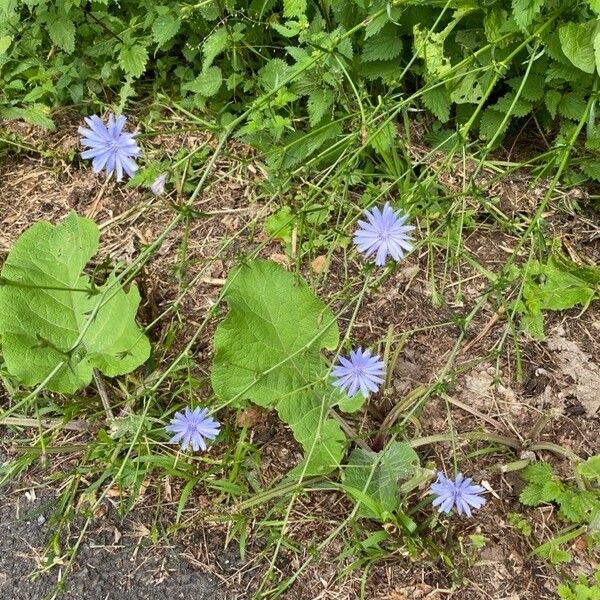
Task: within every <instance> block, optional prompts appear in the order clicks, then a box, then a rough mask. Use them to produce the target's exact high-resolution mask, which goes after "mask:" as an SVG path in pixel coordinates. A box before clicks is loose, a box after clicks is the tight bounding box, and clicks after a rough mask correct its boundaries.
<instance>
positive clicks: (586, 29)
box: [558, 19, 598, 73]
mask: <svg viewBox="0 0 600 600" xmlns="http://www.w3.org/2000/svg"><path fill="white" fill-rule="evenodd" d="M597 27H598V24H597V20H596V19H594V20H593V21H588V22H587V23H567V24H566V25H563V26H562V27H561V28H560V29H559V30H558V34H559V37H560V45H561V48H562V50H563V52H564V53H565V56H566V57H567V58H568V59H569V60H570V61H571V62H572V63H573V64H574V65H575V66H576V67H577V68H578V69H581V70H582V71H585V72H586V73H593V72H594V69H595V68H596V58H595V53H594V35H595V33H596V31H597Z"/></svg>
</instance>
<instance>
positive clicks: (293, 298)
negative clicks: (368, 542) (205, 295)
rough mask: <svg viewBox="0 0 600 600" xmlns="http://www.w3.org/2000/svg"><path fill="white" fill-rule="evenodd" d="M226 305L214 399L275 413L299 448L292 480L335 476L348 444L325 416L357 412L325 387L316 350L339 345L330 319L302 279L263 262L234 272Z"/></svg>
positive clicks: (219, 331)
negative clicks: (251, 404)
mask: <svg viewBox="0 0 600 600" xmlns="http://www.w3.org/2000/svg"><path fill="white" fill-rule="evenodd" d="M225 299H226V301H227V302H228V304H229V308H230V311H229V314H228V315H227V317H226V318H225V319H224V320H223V322H222V323H221V324H220V325H219V327H218V328H217V331H216V333H215V340H214V346H215V354H214V361H213V372H212V385H213V389H214V391H215V394H216V395H217V396H218V397H219V398H220V399H221V400H222V401H224V402H228V403H233V404H235V405H239V404H241V403H242V402H243V401H244V400H251V401H252V402H254V403H255V404H258V405H260V406H264V407H268V408H274V409H275V410H276V411H277V413H278V415H279V417H280V418H281V419H282V421H284V422H285V423H287V424H288V425H289V426H290V428H291V430H292V433H293V434H294V437H295V438H296V440H297V441H298V442H299V443H300V444H302V446H303V448H304V451H305V462H304V463H303V464H302V465H300V466H299V467H297V468H296V470H295V472H296V473H304V474H307V475H308V474H314V473H327V472H330V471H332V470H333V469H335V468H336V467H338V466H339V464H340V462H341V460H342V458H343V456H344V452H345V448H346V437H345V435H344V432H343V431H342V429H341V427H340V425H339V423H338V422H337V421H335V420H334V419H332V418H331V417H330V416H329V413H330V410H331V409H332V408H333V407H334V406H336V405H338V406H340V407H341V408H342V409H343V410H357V409H358V407H359V405H356V403H350V404H347V399H346V397H345V395H344V394H342V393H341V392H338V390H337V389H335V388H332V386H331V384H330V382H329V381H327V377H326V375H327V373H328V370H329V367H328V364H327V361H326V360H325V359H324V357H323V356H322V355H321V349H322V348H326V349H329V350H333V349H334V348H336V347H337V345H338V342H339V333H338V326H337V321H336V318H335V316H334V315H333V313H332V312H331V310H330V309H329V308H328V307H327V306H325V304H323V303H322V302H321V301H320V300H319V299H318V298H317V297H316V296H315V295H314V293H313V292H312V291H311V290H310V288H309V287H308V285H307V284H306V283H305V282H304V281H303V280H302V279H301V278H299V277H297V276H295V275H293V274H291V273H288V272H287V271H285V270H284V269H283V268H282V267H280V266H278V265H277V264H275V263H273V262H269V261H264V260H256V261H252V262H250V263H248V264H245V265H243V266H241V267H240V268H238V269H237V270H235V271H233V272H232V273H231V275H230V276H229V279H228V280H227V284H226V291H225ZM361 403H362V401H361Z"/></svg>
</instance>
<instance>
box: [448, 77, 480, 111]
mask: <svg viewBox="0 0 600 600" xmlns="http://www.w3.org/2000/svg"><path fill="white" fill-rule="evenodd" d="M482 98H483V88H482V87H481V75H480V74H478V73H467V74H466V75H465V76H464V77H463V78H462V79H461V80H460V82H459V84H458V85H457V86H456V88H455V89H454V90H452V93H451V94H450V99H451V100H452V102H455V103H456V104H478V103H479V102H481V99H482Z"/></svg>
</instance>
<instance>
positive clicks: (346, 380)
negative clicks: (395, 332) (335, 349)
mask: <svg viewBox="0 0 600 600" xmlns="http://www.w3.org/2000/svg"><path fill="white" fill-rule="evenodd" d="M339 362H340V364H338V365H337V366H336V367H335V368H334V369H333V371H332V372H331V374H332V375H333V377H334V378H336V381H334V382H333V384H334V385H335V386H337V387H339V388H342V389H343V390H345V391H346V393H347V394H348V396H350V397H351V398H352V397H353V396H355V395H356V393H357V392H358V390H359V389H360V391H361V393H362V395H363V396H364V397H365V398H367V397H368V395H369V393H370V392H377V390H378V389H379V386H380V385H381V384H382V383H383V374H384V372H385V365H384V363H383V361H382V360H381V358H380V357H379V356H377V355H376V354H375V355H371V351H370V350H364V351H363V349H362V348H358V349H357V350H353V351H352V352H350V359H347V358H344V357H343V356H340V358H339Z"/></svg>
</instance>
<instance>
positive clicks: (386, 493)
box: [344, 442, 419, 520]
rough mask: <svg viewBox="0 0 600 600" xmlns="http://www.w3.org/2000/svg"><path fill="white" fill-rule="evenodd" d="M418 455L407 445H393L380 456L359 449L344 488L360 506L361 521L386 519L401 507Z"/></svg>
mask: <svg viewBox="0 0 600 600" xmlns="http://www.w3.org/2000/svg"><path fill="white" fill-rule="evenodd" d="M418 464H419V457H418V456H417V453H416V452H415V451H414V450H413V449H412V448H411V447H410V446H409V445H408V444H407V443H405V442H390V443H389V444H388V445H387V447H386V448H385V449H384V450H382V451H381V452H380V453H377V452H371V451H369V450H363V449H362V448H355V449H354V450H353V451H352V453H351V454H350V459H349V461H348V464H347V466H346V468H345V470H344V487H345V488H346V491H348V493H350V494H351V495H352V496H354V497H356V498H357V499H358V500H359V502H360V504H359V507H358V511H357V515H358V516H359V517H368V518H376V519H379V520H382V519H383V513H384V512H388V513H392V512H393V511H395V510H396V509H397V508H398V506H399V504H400V490H399V489H398V486H399V483H400V482H401V481H405V480H407V479H409V478H410V477H412V476H413V475H414V474H415V469H416V467H417V465H418Z"/></svg>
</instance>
